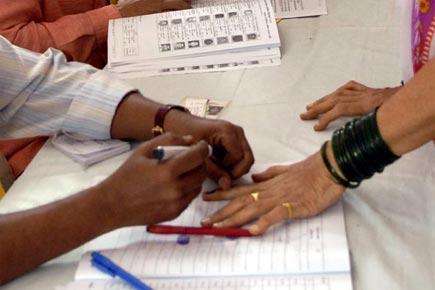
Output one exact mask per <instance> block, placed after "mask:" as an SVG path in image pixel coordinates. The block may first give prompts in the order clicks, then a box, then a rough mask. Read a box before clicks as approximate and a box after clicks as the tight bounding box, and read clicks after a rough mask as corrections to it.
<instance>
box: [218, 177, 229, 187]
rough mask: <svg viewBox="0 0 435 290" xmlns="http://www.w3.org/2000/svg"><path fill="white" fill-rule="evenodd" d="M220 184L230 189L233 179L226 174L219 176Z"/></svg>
mask: <svg viewBox="0 0 435 290" xmlns="http://www.w3.org/2000/svg"><path fill="white" fill-rule="evenodd" d="M218 184H219V186H220V187H221V188H222V189H228V188H230V187H231V181H230V180H229V178H228V177H225V176H223V177H221V178H219V180H218Z"/></svg>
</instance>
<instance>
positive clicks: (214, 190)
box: [205, 187, 219, 194]
mask: <svg viewBox="0 0 435 290" xmlns="http://www.w3.org/2000/svg"><path fill="white" fill-rule="evenodd" d="M218 189H219V187H216V188H215V189H213V190H210V191H206V192H205V194H212V193H215V192H216V190H218Z"/></svg>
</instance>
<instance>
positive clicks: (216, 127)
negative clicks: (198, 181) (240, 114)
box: [165, 110, 254, 189]
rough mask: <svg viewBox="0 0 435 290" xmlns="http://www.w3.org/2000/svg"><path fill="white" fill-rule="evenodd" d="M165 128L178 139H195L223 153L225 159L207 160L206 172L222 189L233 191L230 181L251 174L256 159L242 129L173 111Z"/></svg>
mask: <svg viewBox="0 0 435 290" xmlns="http://www.w3.org/2000/svg"><path fill="white" fill-rule="evenodd" d="M165 128H166V129H167V130H168V131H171V132H174V133H176V134H179V135H192V136H193V137H194V140H195V141H199V140H204V141H206V142H207V143H208V144H210V145H212V146H215V147H218V148H221V149H223V150H222V151H223V154H222V155H224V156H222V157H223V158H222V159H218V158H215V157H213V156H212V157H211V158H210V159H208V160H207V162H206V166H207V171H208V173H209V175H210V177H211V178H212V179H214V180H215V181H216V182H217V183H218V184H219V186H220V187H221V188H222V189H229V188H231V180H232V179H236V178H239V177H241V176H242V175H244V174H246V173H247V172H249V169H250V168H251V166H252V164H253V163H254V155H253V154H252V150H251V147H250V146H249V143H248V141H247V140H246V136H245V133H244V131H243V129H242V128H241V127H239V126H236V125H234V124H232V123H230V122H227V121H223V120H210V119H205V118H199V117H196V116H193V115H189V114H186V113H182V112H179V111H176V110H172V111H171V112H170V113H168V115H167V117H166V120H165Z"/></svg>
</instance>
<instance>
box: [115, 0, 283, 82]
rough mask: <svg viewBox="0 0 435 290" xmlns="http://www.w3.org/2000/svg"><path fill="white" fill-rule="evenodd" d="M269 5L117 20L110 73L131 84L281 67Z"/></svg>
mask: <svg viewBox="0 0 435 290" xmlns="http://www.w3.org/2000/svg"><path fill="white" fill-rule="evenodd" d="M280 45H281V43H280V39H279V35H278V29H277V26H276V23H275V16H274V13H273V8H272V6H271V3H270V1H269V0H243V1H235V2H232V3H224V4H221V5H216V6H205V7H197V8H193V9H187V10H180V11H173V12H166V13H158V14H152V15H145V16H138V17H131V18H122V19H115V20H111V21H110V23H109V35H108V65H107V69H108V70H109V71H112V72H115V73H118V74H119V75H120V77H123V78H131V77H139V76H149V75H165V74H174V73H175V74H176V73H191V72H204V71H219V70H230V69H240V68H244V67H259V66H270V65H278V64H280V58H281V53H280V50H279V46H280Z"/></svg>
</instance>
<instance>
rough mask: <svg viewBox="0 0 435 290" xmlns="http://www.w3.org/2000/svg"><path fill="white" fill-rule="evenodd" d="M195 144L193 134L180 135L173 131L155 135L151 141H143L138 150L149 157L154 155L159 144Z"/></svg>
mask: <svg viewBox="0 0 435 290" xmlns="http://www.w3.org/2000/svg"><path fill="white" fill-rule="evenodd" d="M192 144H193V136H191V135H186V136H179V135H175V134H172V133H165V134H163V135H161V136H158V137H155V138H154V139H151V140H150V141H147V142H145V143H143V144H142V145H141V146H140V147H139V148H138V150H137V152H139V153H140V154H141V155H144V156H146V157H148V158H150V157H151V156H152V153H153V150H154V149H155V148H156V147H157V146H168V145H182V146H190V145H192Z"/></svg>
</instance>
